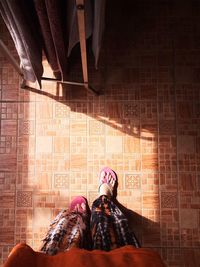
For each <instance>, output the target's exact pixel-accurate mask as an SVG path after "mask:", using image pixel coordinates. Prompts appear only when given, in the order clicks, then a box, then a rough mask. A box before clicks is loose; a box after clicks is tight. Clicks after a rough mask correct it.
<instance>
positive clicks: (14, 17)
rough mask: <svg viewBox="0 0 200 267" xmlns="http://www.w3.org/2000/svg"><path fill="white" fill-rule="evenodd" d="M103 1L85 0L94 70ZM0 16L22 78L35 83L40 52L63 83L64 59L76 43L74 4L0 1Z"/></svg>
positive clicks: (40, 0)
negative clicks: (9, 35) (17, 59)
mask: <svg viewBox="0 0 200 267" xmlns="http://www.w3.org/2000/svg"><path fill="white" fill-rule="evenodd" d="M105 3H106V1H105V0H95V1H93V0H85V26H86V38H89V37H90V36H92V51H93V54H94V57H95V67H97V64H98V59H99V53H100V46H101V41H102V35H103V30H104V19H105ZM0 13H1V15H2V17H3V19H4V21H5V24H6V25H7V28H8V30H9V32H10V34H11V36H12V38H13V41H14V44H15V47H16V50H17V52H18V55H19V58H20V66H21V69H22V72H23V74H24V78H25V79H26V80H28V81H31V82H35V81H36V80H37V81H38V82H39V84H40V86H41V77H42V74H43V66H42V51H44V53H45V55H46V58H47V60H48V62H49V64H50V66H51V68H52V70H53V72H54V75H55V77H56V78H58V79H62V80H67V73H68V69H69V66H68V57H69V56H70V54H71V51H72V49H73V47H74V46H75V45H76V44H77V43H78V42H79V31H78V22H77V9H76V1H75V0H26V1H21V0H12V1H10V0H3V1H0Z"/></svg>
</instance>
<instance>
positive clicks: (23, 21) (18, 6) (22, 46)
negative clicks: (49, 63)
mask: <svg viewBox="0 0 200 267" xmlns="http://www.w3.org/2000/svg"><path fill="white" fill-rule="evenodd" d="M0 13H1V15H2V17H3V19H4V22H5V24H6V26H7V28H8V30H9V32H10V34H11V37H12V39H13V41H14V44H15V47H16V50H17V53H18V55H19V58H20V67H21V69H22V72H23V74H24V78H25V79H26V80H28V81H31V82H35V81H36V80H38V82H39V84H40V86H41V76H42V73H43V67H42V38H41V35H40V31H38V29H39V24H38V20H37V15H36V13H35V9H34V5H33V2H32V1H20V0H12V1H9V0H4V1H0ZM36 29H37V30H36Z"/></svg>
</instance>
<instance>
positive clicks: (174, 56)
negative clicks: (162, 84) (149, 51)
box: [172, 31, 181, 252]
mask: <svg viewBox="0 0 200 267" xmlns="http://www.w3.org/2000/svg"><path fill="white" fill-rule="evenodd" d="M174 34H175V33H174V31H173V32H172V35H173V36H172V48H173V68H172V74H173V92H174V113H175V131H176V175H177V207H178V228H179V229H178V230H179V252H180V250H181V215H180V175H179V156H178V150H179V144H178V124H177V123H178V114H177V88H176V51H175V37H174V36H175V35H174Z"/></svg>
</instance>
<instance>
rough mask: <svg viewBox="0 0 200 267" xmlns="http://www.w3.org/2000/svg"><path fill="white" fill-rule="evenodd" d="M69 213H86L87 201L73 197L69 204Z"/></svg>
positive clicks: (80, 197) (79, 197)
mask: <svg viewBox="0 0 200 267" xmlns="http://www.w3.org/2000/svg"><path fill="white" fill-rule="evenodd" d="M70 211H75V212H79V213H85V212H87V200H86V199H85V198H84V197H82V196H78V197H75V198H74V199H73V200H72V202H71V204H70Z"/></svg>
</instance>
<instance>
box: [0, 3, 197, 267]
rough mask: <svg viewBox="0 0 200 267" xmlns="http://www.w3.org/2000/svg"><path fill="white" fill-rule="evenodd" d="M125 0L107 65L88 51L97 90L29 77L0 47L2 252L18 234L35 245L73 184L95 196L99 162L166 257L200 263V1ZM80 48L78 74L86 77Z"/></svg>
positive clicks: (111, 15)
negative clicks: (24, 84) (29, 84)
mask: <svg viewBox="0 0 200 267" xmlns="http://www.w3.org/2000/svg"><path fill="white" fill-rule="evenodd" d="M124 2H125V3H122V1H121V5H123V6H120V1H115V3H113V1H109V2H108V7H107V8H108V11H107V24H106V25H107V27H106V33H105V37H104V40H103V47H102V53H101V56H100V64H99V70H98V71H95V70H94V68H93V63H94V62H93V58H92V57H91V55H90V57H89V65H90V79H91V84H92V85H93V86H94V87H95V88H97V89H98V90H101V91H102V94H101V95H100V96H94V95H91V94H89V93H87V92H86V90H85V89H84V88H81V87H73V86H72V87H69V86H65V87H61V86H56V85H55V84H53V83H47V82H46V83H43V89H42V91H39V90H37V89H34V88H33V89H32V90H23V89H20V86H19V77H18V75H17V73H16V72H15V71H14V69H13V68H12V66H10V65H9V63H8V62H7V60H6V59H5V58H4V57H3V56H2V55H0V64H1V65H0V110H1V115H0V203H1V208H0V221H1V227H0V255H1V256H0V258H1V260H0V263H1V264H2V263H3V262H4V261H5V259H6V257H7V255H8V253H9V251H10V249H11V248H12V247H13V245H14V244H16V243H18V242H24V241H25V242H27V243H28V244H29V245H31V246H32V247H33V248H34V249H37V248H38V246H39V244H40V240H41V239H42V237H43V236H44V233H45V231H46V230H47V227H48V225H49V222H50V220H51V219H52V218H53V217H54V216H55V214H57V212H58V211H59V210H60V209H61V208H63V207H67V206H68V204H69V202H70V200H71V198H72V197H73V196H75V195H85V196H87V198H88V199H89V202H90V204H91V203H92V201H93V200H94V199H95V197H96V196H97V188H98V178H97V177H98V172H99V170H100V169H101V167H103V166H110V167H111V168H113V169H114V170H115V171H116V173H117V175H118V180H119V187H118V200H119V202H120V203H121V204H122V205H124V207H127V208H128V209H129V210H128V211H127V210H126V211H125V212H126V214H127V215H128V216H129V218H130V220H131V223H130V226H131V228H132V229H133V230H134V231H135V232H136V234H137V237H138V239H139V240H140V242H141V244H142V246H145V247H151V248H153V249H155V250H157V251H158V252H159V253H160V254H161V256H162V258H163V259H164V261H165V262H166V263H167V266H192V267H195V266H197V262H198V261H197V259H199V254H198V253H199V249H198V248H199V246H200V229H199V225H200V211H199V210H200V209H199V205H200V154H199V153H200V127H199V125H200V91H199V86H200V43H199V38H200V19H199V17H200V4H199V2H198V1H183V2H181V3H179V1H147V0H146V1H124ZM125 4H126V5H125ZM0 26H2V27H1V36H2V39H3V41H4V42H5V43H6V44H7V45H8V47H9V49H10V50H11V51H12V53H13V54H14V55H15V57H16V58H17V55H16V51H15V49H14V46H13V43H12V41H11V39H10V37H9V34H8V32H7V30H6V28H5V26H4V25H3V23H2V22H1V25H0ZM75 55H76V56H75V57H74V59H73V60H74V66H73V68H72V73H71V76H72V78H74V79H79V78H80V77H81V73H80V66H79V64H78V61H79V58H78V54H76V53H75ZM44 65H45V71H46V74H47V75H48V74H49V68H48V66H47V63H46V62H44Z"/></svg>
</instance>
